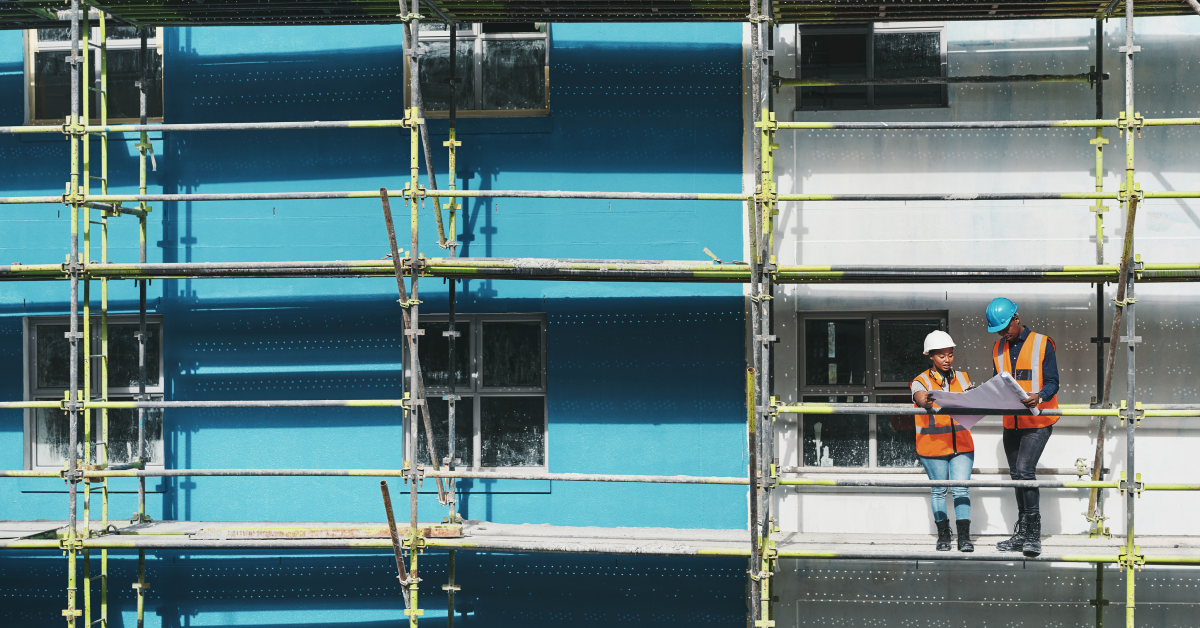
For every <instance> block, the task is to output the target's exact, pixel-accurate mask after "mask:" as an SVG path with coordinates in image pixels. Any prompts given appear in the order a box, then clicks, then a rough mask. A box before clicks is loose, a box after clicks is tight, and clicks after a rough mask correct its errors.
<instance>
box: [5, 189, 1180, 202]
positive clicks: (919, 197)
mask: <svg viewBox="0 0 1200 628" xmlns="http://www.w3.org/2000/svg"><path fill="white" fill-rule="evenodd" d="M408 195H409V193H408V192H406V191H405V190H394V191H389V192H388V196H389V197H404V196H408ZM416 195H417V196H419V197H420V196H428V197H439V198H459V197H461V198H559V199H596V200H631V201H747V200H751V199H753V198H754V195H753V194H741V193H737V194H735V193H730V194H723V193H693V192H584V191H578V192H577V191H570V190H426V189H421V190H419V191H418V192H417V194H416ZM1142 197H1143V198H1200V191H1190V190H1185V191H1178V192H1142ZM360 198H379V191H378V190H359V191H345V192H243V193H228V194H92V195H88V196H86V197H85V198H84V199H83V201H82V202H84V203H183V202H189V201H289V200H290V201H297V200H336V199H360ZM1096 199H1101V200H1117V199H1120V194H1119V193H1118V192H933V193H926V194H778V195H776V196H775V197H774V200H776V201H1077V200H1096ZM62 203H63V197H62V196H6V197H0V205H58V204H62Z"/></svg>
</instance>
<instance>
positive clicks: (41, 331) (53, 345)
mask: <svg viewBox="0 0 1200 628" xmlns="http://www.w3.org/2000/svg"><path fill="white" fill-rule="evenodd" d="M69 331H71V327H70V326H68V325H38V326H37V330H36V332H35V333H36V334H37V365H36V367H35V368H36V370H37V377H36V379H37V387H38V388H67V387H68V386H70V385H71V373H70V369H71V341H70V340H68V339H67V338H66V337H65V336H64V334H66V333H67V332H69ZM81 331H82V330H81ZM85 353H87V346H86V344H85V343H83V342H80V343H79V360H78V365H77V366H78V368H79V370H78V375H79V377H78V379H77V381H78V382H79V383H80V385H81V386H82V385H83V358H84V354H85Z"/></svg>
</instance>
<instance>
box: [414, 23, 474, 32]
mask: <svg viewBox="0 0 1200 628" xmlns="http://www.w3.org/2000/svg"><path fill="white" fill-rule="evenodd" d="M455 24H457V25H458V29H457V30H458V32H460V33H461V32H464V31H465V32H470V31H471V22H455ZM421 32H422V33H425V32H429V33H438V32H441V33H448V32H450V29H449V28H447V27H446V23H445V22H421Z"/></svg>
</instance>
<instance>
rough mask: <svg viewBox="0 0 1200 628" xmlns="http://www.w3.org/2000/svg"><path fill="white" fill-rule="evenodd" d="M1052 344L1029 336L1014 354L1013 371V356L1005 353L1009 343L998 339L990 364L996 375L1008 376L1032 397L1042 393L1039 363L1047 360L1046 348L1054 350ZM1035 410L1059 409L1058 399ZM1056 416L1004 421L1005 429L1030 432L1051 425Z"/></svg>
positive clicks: (1041, 337) (1038, 336) (1045, 401)
mask: <svg viewBox="0 0 1200 628" xmlns="http://www.w3.org/2000/svg"><path fill="white" fill-rule="evenodd" d="M1053 346H1054V341H1053V340H1051V339H1050V337H1049V336H1046V335H1043V334H1039V333H1035V332H1030V333H1029V335H1028V336H1026V337H1025V344H1023V345H1021V352H1020V353H1018V354H1017V366H1016V368H1015V369H1014V368H1012V356H1011V354H1010V353H1009V351H1008V341H1007V340H1005V339H1003V338H1001V339H999V340H997V341H996V344H995V346H993V347H992V360H993V362H994V363H995V365H996V373H1008V374H1009V375H1012V377H1013V379H1015V380H1017V383H1018V384H1020V385H1021V390H1024V391H1025V392H1027V393H1035V392H1038V391H1039V390H1041V389H1042V361H1043V360H1044V359H1045V358H1046V347H1053ZM1037 407H1038V409H1054V408H1057V407H1058V395H1055V396H1054V397H1051V398H1050V399H1043V400H1042V402H1041V403H1039V404H1038V406H1037ZM1057 421H1058V417H1056V416H1044V415H1038V416H1027V415H1026V416H1015V415H1006V416H1005V417H1004V427H1005V429H1010V430H1012V429H1030V428H1035V427H1046V426H1049V425H1054V424H1055V423H1056V422H1057Z"/></svg>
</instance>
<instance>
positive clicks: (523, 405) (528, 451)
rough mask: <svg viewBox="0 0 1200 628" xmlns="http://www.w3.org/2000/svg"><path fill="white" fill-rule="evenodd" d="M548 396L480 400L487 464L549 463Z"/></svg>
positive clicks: (524, 465) (484, 463)
mask: <svg viewBox="0 0 1200 628" xmlns="http://www.w3.org/2000/svg"><path fill="white" fill-rule="evenodd" d="M545 399H546V398H545V397H483V398H481V399H480V400H479V403H480V404H481V405H480V408H479V410H480V418H479V431H480V436H481V438H482V443H481V449H482V451H481V452H480V453H481V454H482V458H483V459H482V460H481V462H480V465H481V466H484V467H540V466H543V465H545V464H546V405H545V404H546V401H545Z"/></svg>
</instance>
